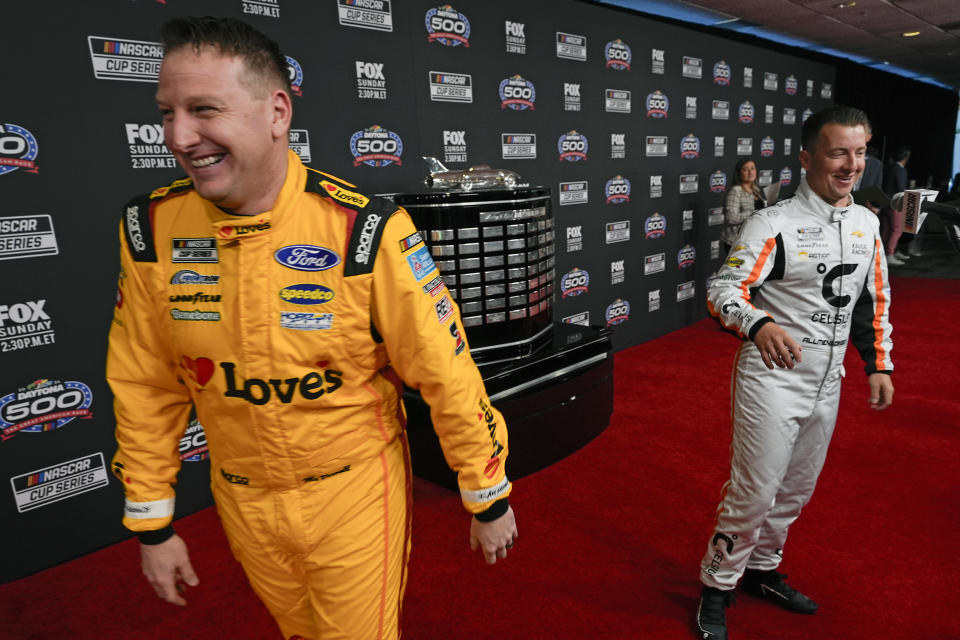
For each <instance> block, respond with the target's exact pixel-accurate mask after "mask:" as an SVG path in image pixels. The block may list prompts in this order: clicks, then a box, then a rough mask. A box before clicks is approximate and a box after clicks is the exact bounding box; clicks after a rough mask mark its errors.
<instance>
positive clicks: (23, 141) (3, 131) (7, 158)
mask: <svg viewBox="0 0 960 640" xmlns="http://www.w3.org/2000/svg"><path fill="white" fill-rule="evenodd" d="M38 152H39V147H38V146H37V139H36V138H34V137H33V134H32V133H30V132H29V131H27V130H26V129H24V128H23V127H21V126H20V125H16V124H10V123H7V124H4V125H0V176H2V175H4V174H5V173H10V172H12V171H16V170H17V169H23V170H24V171H26V172H27V173H37V172H39V170H40V168H39V167H38V166H37V163H36V162H35V160H36V159H37V153H38Z"/></svg>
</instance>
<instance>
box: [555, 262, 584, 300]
mask: <svg viewBox="0 0 960 640" xmlns="http://www.w3.org/2000/svg"><path fill="white" fill-rule="evenodd" d="M589 286H590V274H589V273H587V272H586V271H585V270H583V269H581V268H580V267H574V268H573V270H572V271H570V272H568V273H567V274H566V275H564V276H563V277H562V278H560V291H561V292H562V297H564V298H572V297H573V296H578V295H580V294H581V293H586V292H587V290H588V288H589Z"/></svg>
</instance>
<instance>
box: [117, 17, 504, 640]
mask: <svg viewBox="0 0 960 640" xmlns="http://www.w3.org/2000/svg"><path fill="white" fill-rule="evenodd" d="M162 33H163V42H164V49H165V52H164V58H163V62H162V64H161V68H160V73H159V79H158V85H157V93H156V102H157V107H158V109H159V111H160V116H161V118H162V120H163V125H164V139H165V142H166V144H167V146H168V148H169V149H170V151H172V152H173V154H174V156H175V157H176V159H177V161H178V163H179V164H180V166H181V167H182V168H183V169H184V170H185V171H186V172H187V174H188V177H187V178H184V179H181V180H177V181H175V182H173V183H172V184H170V185H169V186H166V187H160V188H159V189H156V190H154V191H153V192H152V193H150V194H147V195H143V196H139V197H136V198H134V199H133V200H131V201H130V202H129V203H128V204H127V206H126V207H125V208H124V214H123V221H122V223H121V230H120V242H121V271H120V280H119V285H118V289H119V290H118V296H117V306H116V309H115V311H114V319H113V325H112V327H111V331H110V345H109V354H108V359H107V379H108V381H109V382H110V386H111V388H112V390H113V393H114V398H115V402H114V410H115V414H116V419H117V444H118V449H117V452H116V455H115V456H114V459H113V471H114V473H115V475H117V477H118V478H120V480H121V482H122V484H123V487H124V489H125V493H126V502H125V506H124V517H123V524H124V526H126V527H127V528H128V529H130V530H131V531H134V532H136V533H137V534H138V536H139V538H140V543H141V544H140V555H141V564H142V569H143V573H144V575H145V576H146V578H147V580H148V582H149V583H150V585H151V586H152V587H153V589H154V591H155V592H156V593H157V595H158V596H159V597H161V598H163V599H164V600H166V601H168V602H171V603H174V604H179V605H184V604H186V602H185V600H184V598H183V597H182V595H183V592H184V591H185V590H186V588H187V585H189V586H195V585H196V584H198V578H197V575H196V573H195V572H194V571H193V568H192V567H191V564H190V559H189V556H188V554H187V547H186V544H185V542H184V541H183V539H181V538H180V536H178V535H177V534H176V533H175V532H174V530H173V527H172V526H171V521H172V518H173V514H174V497H175V496H174V490H173V486H172V485H173V484H174V483H175V481H176V477H177V471H178V469H179V466H180V464H179V462H180V461H179V456H178V443H179V440H180V437H181V436H182V434H183V432H184V429H185V427H186V426H187V420H188V416H189V414H190V411H191V406H195V407H196V412H197V416H198V418H199V420H200V422H201V424H202V425H203V427H204V430H205V432H206V436H207V441H208V443H209V448H210V467H211V472H212V473H211V475H212V478H211V489H212V491H213V496H214V499H215V501H216V504H217V511H218V514H219V515H220V520H221V522H222V523H223V526H224V530H225V532H226V534H227V539H228V541H229V543H230V547H231V549H232V550H233V552H234V555H235V556H236V557H237V559H238V560H239V561H240V563H241V564H242V566H243V568H244V571H245V572H246V574H247V577H248V578H249V580H250V584H251V586H252V587H253V590H254V591H255V592H256V593H257V595H258V596H259V597H260V598H261V600H263V602H264V604H265V605H266V607H267V609H268V610H269V611H270V613H271V614H272V615H273V616H274V618H275V619H276V621H277V624H278V626H279V627H280V630H281V631H282V632H283V634H284V638H287V639H288V640H289V639H293V638H296V639H298V640H321V639H323V640H361V639H363V640H365V639H371V638H377V639H379V640H389V639H394V640H395V639H396V638H398V637H399V635H400V632H401V629H400V610H401V602H402V598H403V591H404V586H405V583H406V567H407V561H408V558H409V552H410V530H411V524H410V517H411V506H410V505H409V501H410V499H411V492H412V487H411V476H410V457H409V450H408V448H407V444H406V432H405V423H406V420H405V411H404V408H403V404H402V390H403V382H406V383H407V384H408V385H409V386H411V387H413V388H416V389H419V391H420V393H421V394H422V396H423V398H424V400H426V402H427V403H428V404H429V405H430V407H431V417H432V420H433V425H434V429H435V430H436V431H437V435H438V436H439V438H440V442H441V445H442V447H443V450H444V454H445V457H446V459H447V461H448V462H449V464H450V465H451V466H452V467H453V468H454V469H455V470H456V471H457V472H458V480H459V485H460V497H461V500H462V502H463V504H464V507H465V508H466V509H467V511H468V512H469V513H470V525H469V534H468V536H467V539H468V540H469V544H470V546H471V547H472V548H473V549H474V550H476V549H481V550H482V553H483V556H484V558H485V560H486V562H487V563H488V564H492V563H494V562H496V561H497V560H498V559H503V558H506V556H507V550H508V549H511V548H512V547H513V545H514V541H515V540H516V538H517V527H516V523H515V520H514V515H513V509H512V507H511V506H510V505H509V503H508V501H507V496H508V495H509V494H510V492H511V483H510V482H509V480H508V479H507V476H506V471H505V469H506V461H505V460H506V456H507V430H506V425H505V422H504V419H503V416H502V415H501V414H500V413H499V412H498V411H497V410H496V409H494V408H493V406H492V405H491V404H490V399H489V397H488V396H487V393H486V391H485V389H484V384H483V379H482V378H481V376H480V373H479V371H478V370H477V367H476V365H475V364H474V362H473V360H472V358H471V356H470V351H469V345H468V344H467V342H466V336H465V335H464V329H463V324H462V322H461V321H460V314H459V311H458V309H457V307H456V305H455V304H454V303H453V301H452V300H451V298H450V294H449V291H447V289H446V287H445V286H444V283H443V280H442V279H441V278H440V274H439V272H438V271H437V268H436V265H435V264H434V263H433V261H432V259H431V258H430V253H429V251H428V249H427V248H426V246H425V244H424V242H423V237H422V235H421V234H420V233H419V232H418V231H417V229H416V228H415V227H414V225H413V222H412V221H411V219H410V217H409V216H408V215H407V213H406V212H405V211H403V210H402V209H398V208H397V207H396V205H394V204H393V203H392V202H390V201H388V200H385V199H382V198H377V197H373V196H367V195H364V194H363V193H361V192H359V191H358V190H357V187H355V186H354V185H352V184H350V183H348V182H345V181H343V180H340V179H338V178H335V177H333V176H331V175H328V174H325V173H321V172H319V171H315V170H313V169H309V168H307V167H305V166H304V165H303V164H302V163H301V161H300V158H299V157H298V156H297V155H296V154H295V153H294V152H293V151H291V150H290V149H289V148H288V141H289V137H288V134H289V129H290V123H291V119H292V115H293V108H292V103H291V98H290V83H289V80H288V77H287V72H286V62H285V58H284V56H283V54H282V53H281V51H280V49H279V48H278V46H277V44H276V43H275V42H273V41H271V40H269V39H268V38H267V37H266V36H264V35H263V34H262V33H260V32H259V31H257V30H255V29H254V28H252V27H250V26H249V25H247V24H246V23H243V22H241V21H239V20H234V19H231V18H222V19H218V18H180V19H174V20H171V21H170V22H167V23H166V24H165V25H164V27H163V30H162ZM478 597H480V596H479V594H478ZM487 597H488V598H489V599H495V598H496V594H493V593H491V594H487Z"/></svg>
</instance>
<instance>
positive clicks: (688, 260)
mask: <svg viewBox="0 0 960 640" xmlns="http://www.w3.org/2000/svg"><path fill="white" fill-rule="evenodd" d="M696 260H697V250H696V249H694V248H693V247H692V246H691V245H689V244H685V245H683V248H682V249H680V251H678V252H677V266H678V267H680V268H681V269H687V268H689V267H692V266H693V264H694V263H695V262H696Z"/></svg>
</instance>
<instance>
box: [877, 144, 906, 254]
mask: <svg viewBox="0 0 960 640" xmlns="http://www.w3.org/2000/svg"><path fill="white" fill-rule="evenodd" d="M909 161H910V147H908V146H906V145H901V146H899V147H897V149H896V151H895V152H894V154H893V162H892V163H891V164H890V166H889V167H888V170H887V171H886V172H885V175H884V181H883V190H884V191H885V192H886V194H887V195H888V196H890V197H891V198H892V197H893V196H894V195H896V194H898V193H900V192H902V191H906V190H907V162H909ZM885 213H886V215H885V216H884V219H885V222H886V224H885V225H883V227H884V228H883V229H881V231H882V233H883V245H884V247H885V248H886V252H887V264H891V265H893V266H895V267H899V266H902V265H904V264H906V261H907V260H909V259H910V256H909V255H907V254H905V253H903V252H900V251H897V243H898V242H899V241H900V236H901V235H903V223H904V213H903V211H897V210H895V209H892V208H889V207H887V208H886V210H885Z"/></svg>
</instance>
